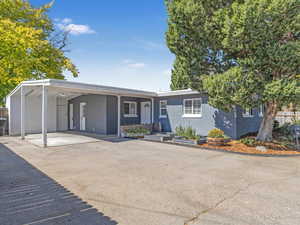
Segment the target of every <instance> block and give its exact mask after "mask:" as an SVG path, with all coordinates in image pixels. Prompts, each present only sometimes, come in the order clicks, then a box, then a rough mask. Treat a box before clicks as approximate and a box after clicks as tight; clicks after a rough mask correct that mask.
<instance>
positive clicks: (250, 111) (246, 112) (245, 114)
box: [243, 108, 253, 117]
mask: <svg viewBox="0 0 300 225" xmlns="http://www.w3.org/2000/svg"><path fill="white" fill-rule="evenodd" d="M252 116H253V109H251V108H247V109H244V110H243V117H252Z"/></svg>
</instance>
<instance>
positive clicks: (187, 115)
mask: <svg viewBox="0 0 300 225" xmlns="http://www.w3.org/2000/svg"><path fill="white" fill-rule="evenodd" d="M195 100H200V102H201V106H200V113H199V114H194V113H192V114H185V102H186V101H192V112H194V101H195ZM182 117H184V118H200V117H202V98H189V99H183V115H182Z"/></svg>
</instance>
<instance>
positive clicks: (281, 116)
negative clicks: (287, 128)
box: [276, 112, 300, 124]
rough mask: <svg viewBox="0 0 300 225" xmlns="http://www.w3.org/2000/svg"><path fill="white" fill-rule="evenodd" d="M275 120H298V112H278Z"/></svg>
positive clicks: (299, 116) (281, 121)
mask: <svg viewBox="0 0 300 225" xmlns="http://www.w3.org/2000/svg"><path fill="white" fill-rule="evenodd" d="M276 120H277V121H278V122H279V123H280V124H284V123H291V122H293V121H295V120H300V112H279V113H278V114H277V116H276Z"/></svg>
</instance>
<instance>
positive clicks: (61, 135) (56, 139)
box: [25, 131, 122, 147]
mask: <svg viewBox="0 0 300 225" xmlns="http://www.w3.org/2000/svg"><path fill="white" fill-rule="evenodd" d="M47 138H48V147H58V146H65V145H75V144H85V143H93V142H99V141H103V140H104V141H110V142H118V141H121V140H122V138H119V137H117V136H115V135H98V134H92V133H85V132H75V131H74V132H73V131H72V132H71V131H69V132H54V133H48V135H47ZM25 140H27V141H28V142H29V143H31V144H34V145H37V146H39V147H43V139H42V134H29V135H27V136H26V139H25Z"/></svg>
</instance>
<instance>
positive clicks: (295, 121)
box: [292, 120, 300, 126]
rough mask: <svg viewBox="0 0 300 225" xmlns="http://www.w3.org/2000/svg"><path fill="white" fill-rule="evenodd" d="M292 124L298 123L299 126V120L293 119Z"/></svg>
mask: <svg viewBox="0 0 300 225" xmlns="http://www.w3.org/2000/svg"><path fill="white" fill-rule="evenodd" d="M292 122H293V125H299V126H300V120H293V121H292Z"/></svg>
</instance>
